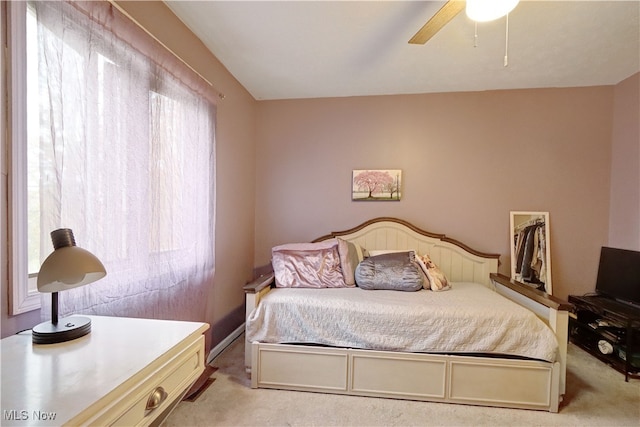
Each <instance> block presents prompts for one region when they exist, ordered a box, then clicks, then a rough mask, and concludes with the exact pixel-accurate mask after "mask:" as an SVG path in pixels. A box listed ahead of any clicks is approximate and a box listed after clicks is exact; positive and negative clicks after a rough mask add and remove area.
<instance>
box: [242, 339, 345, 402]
mask: <svg viewBox="0 0 640 427" xmlns="http://www.w3.org/2000/svg"><path fill="white" fill-rule="evenodd" d="M347 363H348V357H347V354H345V352H344V351H340V350H338V351H334V350H332V349H324V348H318V347H313V348H312V347H304V346H286V345H278V346H275V347H272V346H269V345H268V344H266V345H265V344H262V345H261V346H260V349H259V350H258V351H256V352H254V360H253V362H252V365H253V366H258V369H257V372H258V375H252V382H253V384H252V386H253V387H269V388H278V386H280V387H286V388H297V389H301V390H305V389H310V388H313V389H321V390H328V391H336V392H338V391H346V390H347Z"/></svg>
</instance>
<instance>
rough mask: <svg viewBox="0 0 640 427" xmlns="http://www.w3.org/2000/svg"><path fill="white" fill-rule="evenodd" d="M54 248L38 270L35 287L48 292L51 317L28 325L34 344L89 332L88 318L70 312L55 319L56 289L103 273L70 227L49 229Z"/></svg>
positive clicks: (91, 280)
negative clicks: (66, 315) (77, 242)
mask: <svg viewBox="0 0 640 427" xmlns="http://www.w3.org/2000/svg"><path fill="white" fill-rule="evenodd" d="M51 240H52V242H53V248H54V251H53V252H52V253H51V254H50V255H49V256H48V257H47V259H45V260H44V262H43V263H42V267H41V268H40V272H39V273H38V291H39V292H51V321H50V322H43V323H40V324H39V325H36V326H35V327H34V328H33V329H32V336H33V343H34V344H55V343H59V342H64V341H71V340H74V339H76V338H80V337H82V336H84V335H87V334H88V333H89V332H91V319H89V318H87V317H78V316H71V317H65V318H63V319H58V292H59V291H65V290H67V289H72V288H77V287H78V286H84V285H88V284H89V283H92V282H95V281H96V280H99V279H102V278H103V277H104V276H105V275H106V274H107V272H106V270H105V269H104V265H102V263H101V262H100V260H99V259H98V258H96V256H95V255H93V254H92V253H91V252H89V251H87V250H84V249H82V248H79V247H77V246H76V241H75V238H74V237H73V231H71V229H69V228H61V229H58V230H54V231H52V232H51Z"/></svg>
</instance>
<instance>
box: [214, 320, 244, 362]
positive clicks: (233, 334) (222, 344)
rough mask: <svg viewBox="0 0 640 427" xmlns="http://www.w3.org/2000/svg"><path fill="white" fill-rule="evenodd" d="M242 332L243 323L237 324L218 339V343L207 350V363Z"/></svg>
mask: <svg viewBox="0 0 640 427" xmlns="http://www.w3.org/2000/svg"><path fill="white" fill-rule="evenodd" d="M243 332H244V323H243V324H242V325H240V326H238V327H237V328H236V329H235V330H234V331H233V332H231V333H230V334H229V335H228V336H227V337H226V338H225V339H223V340H222V341H220V343H219V344H218V345H217V346H215V347H213V348H212V349H211V351H210V352H209V357H207V364H209V363H211V362H212V361H213V359H215V358H216V357H218V356H219V355H220V353H222V352H223V351H224V349H225V348H227V347H229V346H230V345H231V343H232V342H234V341H235V340H236V339H238V337H239V336H240V335H242V333H243Z"/></svg>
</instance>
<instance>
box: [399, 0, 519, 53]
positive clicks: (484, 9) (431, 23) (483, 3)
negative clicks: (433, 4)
mask: <svg viewBox="0 0 640 427" xmlns="http://www.w3.org/2000/svg"><path fill="white" fill-rule="evenodd" d="M518 2H519V0H468V1H463V0H448V1H447V2H446V3H445V4H444V6H442V7H441V8H440V10H438V11H437V12H436V13H435V15H433V16H432V17H431V19H429V20H428V21H427V23H426V24H424V25H423V26H422V28H420V30H418V32H417V33H416V34H415V35H414V36H413V37H411V39H410V40H409V43H410V44H425V43H426V42H427V41H429V39H431V37H433V36H435V35H436V33H437V32H438V31H440V30H441V29H442V28H443V27H444V26H445V25H447V24H448V23H449V21H451V20H452V19H453V18H454V17H455V16H456V15H457V14H458V13H460V12H461V11H462V9H465V8H466V10H467V16H468V17H469V18H471V19H472V20H474V21H476V22H484V21H491V20H494V19H497V18H500V17H501V16H504V15H506V14H508V13H509V12H511V11H512V10H513V8H515V7H516V5H517V4H518Z"/></svg>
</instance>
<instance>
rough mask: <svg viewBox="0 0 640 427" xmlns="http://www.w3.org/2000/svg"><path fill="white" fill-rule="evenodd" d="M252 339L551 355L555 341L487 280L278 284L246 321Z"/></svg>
mask: <svg viewBox="0 0 640 427" xmlns="http://www.w3.org/2000/svg"><path fill="white" fill-rule="evenodd" d="M246 334H247V339H248V341H249V342H263V343H289V344H316V345H326V346H335V347H346V348H358V349H369V350H384V351H404V352H423V353H446V354H460V353H464V354H484V355H487V354H493V355H499V356H505V355H506V356H516V357H526V358H532V359H538V360H545V361H550V362H551V361H555V359H556V354H557V351H558V343H557V340H556V337H555V335H554V334H553V332H552V331H551V329H550V328H549V327H548V326H547V325H546V324H545V323H544V322H542V321H541V320H540V319H538V318H537V317H536V316H535V314H533V313H532V312H530V311H529V310H527V309H525V308H524V307H521V306H519V305H518V304H516V303H514V302H512V301H510V300H508V299H507V298H504V297H503V296H501V295H499V294H497V293H496V292H494V291H493V290H491V289H489V288H487V287H486V286H484V285H481V284H477V283H466V282H458V283H453V284H452V289H450V290H448V291H444V292H433V291H430V290H420V291H417V292H400V291H387V290H374V291H372V290H364V289H360V288H326V289H307V288H277V289H272V290H271V291H270V292H269V293H267V294H266V295H265V296H264V297H263V298H262V299H261V300H260V303H259V304H258V306H257V307H256V308H255V309H254V310H253V312H252V313H251V314H250V315H249V317H248V319H247V325H246Z"/></svg>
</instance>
